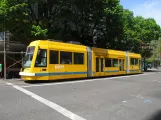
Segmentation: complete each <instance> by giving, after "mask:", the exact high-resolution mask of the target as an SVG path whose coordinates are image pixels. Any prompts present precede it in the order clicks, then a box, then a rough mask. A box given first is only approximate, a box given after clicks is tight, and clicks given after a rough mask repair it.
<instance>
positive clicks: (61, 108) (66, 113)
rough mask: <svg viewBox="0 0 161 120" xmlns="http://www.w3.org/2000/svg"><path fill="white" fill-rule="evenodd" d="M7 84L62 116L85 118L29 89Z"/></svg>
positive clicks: (75, 118) (80, 119) (74, 118)
mask: <svg viewBox="0 0 161 120" xmlns="http://www.w3.org/2000/svg"><path fill="white" fill-rule="evenodd" d="M7 85H10V86H12V87H13V88H15V89H17V90H19V91H21V92H23V93H25V94H27V95H29V96H30V97H32V98H34V99H36V100H38V101H39V102H41V103H43V104H45V105H47V106H49V107H51V108H52V109H54V110H56V111H57V112H59V113H61V114H63V115H64V116H66V117H68V118H69V119H71V120H86V119H84V118H82V117H80V116H78V115H76V114H74V113H72V112H70V111H68V110H67V109H65V108H63V107H61V106H59V105H57V104H56V103H53V102H51V101H49V100H47V99H45V98H42V97H40V96H38V95H36V94H35V93H32V92H30V91H28V90H26V89H24V88H22V87H19V86H17V85H14V84H12V83H7Z"/></svg>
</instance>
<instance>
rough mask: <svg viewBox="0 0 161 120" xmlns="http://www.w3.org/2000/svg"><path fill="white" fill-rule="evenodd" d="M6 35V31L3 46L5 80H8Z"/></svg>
mask: <svg viewBox="0 0 161 120" xmlns="http://www.w3.org/2000/svg"><path fill="white" fill-rule="evenodd" d="M5 44H6V34H5V31H4V45H3V49H4V80H6V49H5V47H6V45H5Z"/></svg>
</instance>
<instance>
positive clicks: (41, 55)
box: [35, 49, 47, 67]
mask: <svg viewBox="0 0 161 120" xmlns="http://www.w3.org/2000/svg"><path fill="white" fill-rule="evenodd" d="M35 66H36V67H46V66H47V50H45V49H39V50H38V53H37V57H36V63H35Z"/></svg>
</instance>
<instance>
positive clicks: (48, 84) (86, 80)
mask: <svg viewBox="0 0 161 120" xmlns="http://www.w3.org/2000/svg"><path fill="white" fill-rule="evenodd" d="M150 74H156V73H148V74H139V75H129V76H119V77H110V78H98V79H85V80H81V81H70V82H61V83H45V84H40V85H27V86H21V87H24V88H25V87H41V86H50V85H64V84H75V83H84V82H92V81H102V80H111V79H120V78H127V77H132V76H133V77H135V76H144V75H150Z"/></svg>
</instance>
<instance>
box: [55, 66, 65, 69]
mask: <svg viewBox="0 0 161 120" xmlns="http://www.w3.org/2000/svg"><path fill="white" fill-rule="evenodd" d="M63 68H64V65H57V66H55V69H63Z"/></svg>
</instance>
